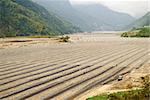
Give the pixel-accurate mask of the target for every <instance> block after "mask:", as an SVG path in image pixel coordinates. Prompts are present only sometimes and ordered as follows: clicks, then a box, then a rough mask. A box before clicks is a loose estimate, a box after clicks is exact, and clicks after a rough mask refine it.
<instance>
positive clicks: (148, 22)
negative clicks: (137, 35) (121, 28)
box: [125, 12, 150, 29]
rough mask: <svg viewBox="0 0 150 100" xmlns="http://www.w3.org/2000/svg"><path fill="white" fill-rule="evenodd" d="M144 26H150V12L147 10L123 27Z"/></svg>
mask: <svg viewBox="0 0 150 100" xmlns="http://www.w3.org/2000/svg"><path fill="white" fill-rule="evenodd" d="M144 26H150V12H147V13H146V14H145V15H144V16H143V17H141V18H139V19H137V20H136V21H134V22H133V23H131V24H130V25H128V26H127V27H126V28H125V29H132V28H141V27H144Z"/></svg>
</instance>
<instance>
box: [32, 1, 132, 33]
mask: <svg viewBox="0 0 150 100" xmlns="http://www.w3.org/2000/svg"><path fill="white" fill-rule="evenodd" d="M34 1H35V2H37V3H38V4H40V5H42V6H44V7H45V8H46V9H47V10H48V11H50V12H53V13H55V14H57V15H59V16H61V17H62V18H64V19H65V20H68V21H70V22H71V23H73V24H74V25H76V26H78V27H80V28H81V29H82V30H84V31H109V30H111V31H113V30H121V29H122V28H123V27H125V26H126V25H128V24H130V23H131V22H133V21H134V20H135V19H134V18H133V17H132V16H130V15H128V14H125V13H119V12H116V11H113V10H111V9H109V8H107V7H105V6H103V5H101V4H90V5H71V4H70V2H69V0H59V1H58V0H34Z"/></svg>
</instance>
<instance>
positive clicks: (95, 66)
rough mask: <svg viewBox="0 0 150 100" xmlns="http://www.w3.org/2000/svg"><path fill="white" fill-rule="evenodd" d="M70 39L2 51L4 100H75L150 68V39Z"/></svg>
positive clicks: (0, 78)
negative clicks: (139, 70) (136, 71)
mask: <svg viewBox="0 0 150 100" xmlns="http://www.w3.org/2000/svg"><path fill="white" fill-rule="evenodd" d="M70 37H71V42H69V43H50V44H49V43H42V44H36V45H32V46H23V47H19V48H5V49H0V99H4V100H5V99H6V100H19V99H20V100H21V99H28V100H40V99H44V100H49V99H52V100H72V99H73V98H75V97H77V96H79V95H80V94H82V93H84V92H86V91H87V90H89V89H91V88H93V87H94V86H96V85H104V84H109V83H111V82H114V81H116V80H117V77H118V76H119V75H128V74H129V73H130V72H131V71H132V70H134V69H139V68H140V67H141V66H143V65H146V64H148V63H150V39H148V38H121V37H119V36H118V35H116V34H96V33H95V34H87V33H86V34H73V35H70ZM45 41H46V40H45Z"/></svg>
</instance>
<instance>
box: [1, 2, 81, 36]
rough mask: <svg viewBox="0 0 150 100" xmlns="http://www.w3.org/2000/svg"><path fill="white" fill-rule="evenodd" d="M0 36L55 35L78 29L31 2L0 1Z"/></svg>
mask: <svg viewBox="0 0 150 100" xmlns="http://www.w3.org/2000/svg"><path fill="white" fill-rule="evenodd" d="M0 18H1V19H0V35H1V36H3V35H4V36H16V35H56V34H65V33H73V32H78V31H80V29H79V28H78V27H75V26H73V25H72V24H71V23H69V22H67V21H65V20H62V19H61V18H60V17H58V16H56V15H55V14H53V13H49V12H48V11H47V10H46V9H45V8H43V7H42V6H40V5H38V4H36V3H34V2H32V1H31V0H0Z"/></svg>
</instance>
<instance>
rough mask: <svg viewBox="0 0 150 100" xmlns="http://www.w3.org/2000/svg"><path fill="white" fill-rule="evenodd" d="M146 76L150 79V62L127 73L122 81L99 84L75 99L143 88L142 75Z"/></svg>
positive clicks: (83, 99)
mask: <svg viewBox="0 0 150 100" xmlns="http://www.w3.org/2000/svg"><path fill="white" fill-rule="evenodd" d="M145 76H148V77H149V79H150V63H149V64H146V65H143V66H142V67H141V68H139V69H136V70H133V71H132V72H131V73H129V74H128V75H125V76H124V77H123V80H122V81H114V82H112V83H109V84H106V85H97V86H95V87H94V88H92V89H91V90H88V91H87V92H85V93H83V94H81V95H79V96H78V97H76V98H75V99H74V100H86V99H87V98H90V97H93V96H97V95H100V94H103V93H114V92H121V91H129V90H131V89H138V88H141V87H143V80H142V77H145Z"/></svg>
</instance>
